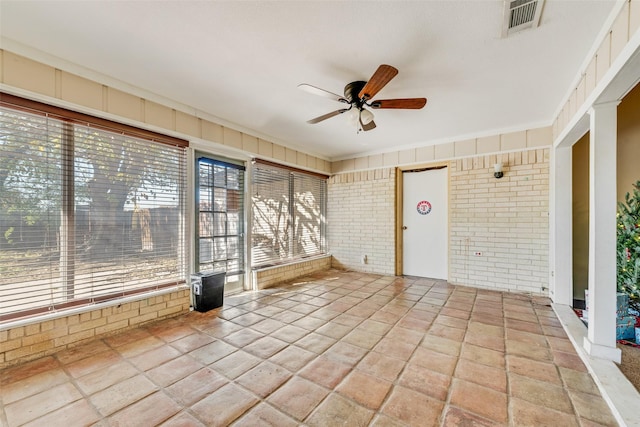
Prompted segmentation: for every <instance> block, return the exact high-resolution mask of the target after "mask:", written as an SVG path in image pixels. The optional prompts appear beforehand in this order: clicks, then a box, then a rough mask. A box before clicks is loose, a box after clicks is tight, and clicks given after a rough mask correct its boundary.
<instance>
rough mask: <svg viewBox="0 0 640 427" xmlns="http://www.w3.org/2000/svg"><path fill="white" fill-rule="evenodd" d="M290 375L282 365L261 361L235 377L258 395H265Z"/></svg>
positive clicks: (239, 382)
mask: <svg viewBox="0 0 640 427" xmlns="http://www.w3.org/2000/svg"><path fill="white" fill-rule="evenodd" d="M290 377H291V373H290V372H289V371H287V370H286V369H285V368H283V367H282V366H279V365H276V364H274V363H270V362H262V363H261V364H259V365H258V366H256V367H254V368H253V369H251V370H250V371H248V372H247V373H245V374H244V375H242V376H240V377H238V378H237V379H236V383H238V384H240V385H241V386H243V387H244V388H246V389H247V390H250V391H252V392H253V393H255V394H257V395H258V396H260V397H263V398H264V397H266V396H268V395H269V394H271V393H272V392H273V391H274V390H275V389H277V388H278V387H280V386H281V385H282V384H283V383H284V382H285V381H287V380H288V379H289V378H290Z"/></svg>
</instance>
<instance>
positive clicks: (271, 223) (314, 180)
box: [251, 161, 327, 267]
mask: <svg viewBox="0 0 640 427" xmlns="http://www.w3.org/2000/svg"><path fill="white" fill-rule="evenodd" d="M326 195H327V179H326V177H325V176H322V175H318V174H313V173H308V172H305V171H301V170H297V169H292V168H287V167H284V166H279V165H275V164H272V163H268V162H264V161H256V164H255V167H254V169H253V174H252V181H251V210H252V229H251V255H252V258H251V261H252V267H260V266H267V265H272V264H278V263H281V262H286V261H291V260H295V259H298V258H304V257H308V256H314V255H320V254H323V253H325V252H326V247H325V228H326V227H325V206H326Z"/></svg>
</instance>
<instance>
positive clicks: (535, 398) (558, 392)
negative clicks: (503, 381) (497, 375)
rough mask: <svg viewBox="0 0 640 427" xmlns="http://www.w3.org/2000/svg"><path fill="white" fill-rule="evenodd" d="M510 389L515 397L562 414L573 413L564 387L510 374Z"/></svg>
mask: <svg viewBox="0 0 640 427" xmlns="http://www.w3.org/2000/svg"><path fill="white" fill-rule="evenodd" d="M509 388H510V391H511V395H512V396H513V397H517V398H520V399H522V400H526V401H527V402H531V403H533V404H534V405H539V406H545V407H547V408H551V409H554V410H556V411H560V412H567V413H571V412H572V411H573V409H572V406H571V401H570V400H569V396H568V395H567V392H566V391H565V390H564V389H563V388H562V387H559V386H556V385H553V384H551V383H548V382H544V381H538V380H534V379H531V378H527V377H523V376H520V375H517V374H510V375H509Z"/></svg>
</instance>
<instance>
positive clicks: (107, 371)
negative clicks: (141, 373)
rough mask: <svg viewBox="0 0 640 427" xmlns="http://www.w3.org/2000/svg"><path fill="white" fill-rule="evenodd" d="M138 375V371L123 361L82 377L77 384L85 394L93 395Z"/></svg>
mask: <svg viewBox="0 0 640 427" xmlns="http://www.w3.org/2000/svg"><path fill="white" fill-rule="evenodd" d="M137 374H138V370H137V369H136V368H135V367H133V366H132V365H131V364H130V363H128V362H127V361H125V360H121V361H119V362H117V363H114V364H113V365H109V366H107V367H106V368H103V369H100V370H98V371H93V372H90V373H89V374H87V375H85V376H83V377H80V378H78V379H77V380H76V384H77V385H78V387H79V388H80V390H82V391H83V393H85V394H93V393H95V392H97V391H100V390H104V389H105V388H107V387H110V386H112V385H114V384H117V383H119V382H120V381H123V380H126V379H127V378H131V377H133V376H134V375H137Z"/></svg>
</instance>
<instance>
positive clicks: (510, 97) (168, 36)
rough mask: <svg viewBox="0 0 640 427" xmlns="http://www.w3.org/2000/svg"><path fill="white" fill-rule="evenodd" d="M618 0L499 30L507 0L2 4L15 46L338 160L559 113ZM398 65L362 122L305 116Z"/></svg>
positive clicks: (584, 1)
mask: <svg viewBox="0 0 640 427" xmlns="http://www.w3.org/2000/svg"><path fill="white" fill-rule="evenodd" d="M614 5H615V2H614V1H612V0H600V1H589V0H547V2H546V4H545V7H544V10H543V13H542V19H541V24H540V26H539V27H538V28H537V29H535V30H533V31H524V32H521V33H517V34H515V35H512V36H510V37H508V38H501V37H500V35H501V25H502V19H503V16H502V13H503V12H502V8H503V2H502V1H500V0H498V1H496V0H476V1H453V0H449V1H411V2H405V1H287V2H284V1H224V2H222V1H106V2H105V1H23V0H21V1H8V0H1V1H0V31H1V33H0V34H1V35H2V37H3V38H4V39H5V42H6V43H9V42H10V43H13V44H15V45H19V46H25V47H28V48H29V49H35V50H38V51H42V52H45V53H46V54H48V55H52V56H53V57H57V58H60V59H63V60H65V61H68V62H70V63H73V64H79V65H81V66H83V67H85V68H87V69H90V70H93V71H96V72H99V73H102V74H104V75H106V76H109V77H110V78H113V79H117V80H120V81H122V82H125V83H127V84H129V85H132V86H134V87H137V88H139V89H142V90H144V91H148V92H151V93H153V94H156V95H159V96H162V97H164V98H168V99H170V100H173V101H176V102H179V103H182V104H185V105H189V106H192V107H195V108H196V109H199V110H201V111H203V112H206V113H208V114H210V115H213V116H215V117H217V118H220V119H221V120H222V121H224V122H225V123H227V124H231V125H232V126H235V127H236V128H237V129H240V130H245V131H248V132H249V133H253V134H254V135H256V136H260V137H263V138H269V139H271V140H273V141H275V142H281V143H284V144H286V145H288V146H290V147H292V148H296V149H300V150H303V151H307V152H310V153H313V154H316V155H321V156H324V157H326V158H328V159H340V158H344V157H348V156H352V155H354V154H360V153H370V152H383V151H391V150H398V149H400V148H402V147H412V146H419V145H430V144H435V143H439V142H444V141H451V140H456V139H457V140H459V139H464V138H467V137H470V136H476V135H486V134H491V133H496V132H501V131H509V130H519V129H526V128H531V127H537V126H547V125H550V124H551V121H552V120H553V118H554V117H553V116H554V114H555V113H556V112H557V109H558V107H559V105H560V103H561V102H562V101H563V98H564V97H565V96H566V94H567V91H568V89H569V86H570V85H571V83H572V82H573V80H574V79H575V77H576V75H577V73H578V72H579V68H580V66H581V65H582V63H583V61H584V60H585V57H586V55H587V53H588V51H589V49H590V48H591V47H592V45H593V43H594V41H595V39H596V36H597V35H598V33H599V32H600V30H601V28H602V26H603V24H604V22H605V21H606V19H607V17H608V15H609V14H610V12H611V10H612V8H613V6H614ZM383 63H385V64H390V65H393V66H395V67H396V68H398V69H399V74H398V76H396V77H395V79H393V80H392V81H391V82H390V83H389V84H388V85H387V86H386V87H385V88H383V89H382V90H381V91H380V93H379V94H378V95H377V96H376V97H375V98H374V99H385V98H404V97H426V98H427V99H428V103H427V106H426V107H425V108H424V109H422V110H376V111H374V113H375V116H376V118H375V121H376V123H377V125H378V127H377V128H376V129H374V130H372V131H369V132H361V133H360V134H356V131H355V128H353V127H351V126H350V125H349V124H348V122H347V120H346V118H345V117H344V116H337V117H334V118H331V119H329V120H326V121H324V122H321V123H319V124H315V125H309V124H307V123H306V120H308V119H311V118H313V117H316V116H319V115H321V114H324V113H328V112H330V111H333V110H337V109H339V108H342V105H343V104H340V103H338V102H335V101H332V100H329V99H326V98H322V97H319V96H314V95H312V94H309V93H307V92H303V91H301V90H300V89H298V88H297V86H298V84H300V83H308V84H311V85H314V86H318V87H321V88H323V89H326V90H328V91H331V92H335V93H338V94H342V91H343V88H344V85H345V84H346V83H348V82H351V81H354V80H368V79H369V77H370V76H371V74H373V72H374V71H375V70H376V68H377V67H378V65H380V64H383Z"/></svg>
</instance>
